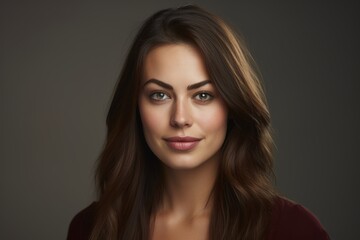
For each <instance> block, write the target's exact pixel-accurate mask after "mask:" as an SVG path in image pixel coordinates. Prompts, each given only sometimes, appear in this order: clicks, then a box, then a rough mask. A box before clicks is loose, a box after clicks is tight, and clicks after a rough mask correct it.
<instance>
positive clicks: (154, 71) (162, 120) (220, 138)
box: [139, 44, 227, 169]
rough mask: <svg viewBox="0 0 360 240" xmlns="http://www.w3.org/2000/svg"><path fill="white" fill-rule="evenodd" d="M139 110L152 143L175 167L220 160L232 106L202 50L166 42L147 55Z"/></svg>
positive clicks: (186, 167)
mask: <svg viewBox="0 0 360 240" xmlns="http://www.w3.org/2000/svg"><path fill="white" fill-rule="evenodd" d="M143 72H144V74H143V78H142V82H141V89H140V94H139V111H140V116H141V121H142V125H143V130H144V136H145V139H146V142H147V144H148V145H149V147H150V149H151V150H152V151H153V153H154V154H155V155H156V156H157V157H158V158H159V159H160V160H161V161H162V162H163V163H164V164H165V165H166V166H168V167H170V168H172V169H191V168H196V167H198V166H200V165H202V164H204V163H206V162H208V161H218V160H219V155H218V153H219V150H220V148H221V146H222V145H223V142H224V139H225V135H226V127H227V125H226V124H227V108H226V106H225V103H224V102H223V100H222V98H221V96H220V95H219V93H218V92H217V91H216V89H215V86H214V84H213V83H212V82H211V79H209V76H208V73H207V71H206V69H205V65H204V62H203V60H202V58H201V55H200V54H199V52H198V50H197V49H196V48H194V47H192V46H190V45H187V44H169V45H162V46H159V47H156V48H154V49H152V50H151V51H150V52H149V53H148V55H147V56H146V58H145V62H144V71H143Z"/></svg>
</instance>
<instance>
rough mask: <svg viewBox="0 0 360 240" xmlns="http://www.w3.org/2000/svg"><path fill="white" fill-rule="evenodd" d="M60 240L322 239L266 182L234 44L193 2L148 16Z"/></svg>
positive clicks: (260, 129)
mask: <svg viewBox="0 0 360 240" xmlns="http://www.w3.org/2000/svg"><path fill="white" fill-rule="evenodd" d="M107 128H108V132H107V138H106V145H105V148H104V150H103V152H102V154H101V156H100V159H99V164H98V168H97V172H96V177H97V183H98V189H99V200H98V202H96V203H93V204H92V205H90V206H89V207H88V208H86V209H85V210H83V211H82V212H80V213H79V214H78V215H77V216H75V218H74V219H73V221H72V223H71V225H70V229H69V233H68V239H153V240H158V239H214V240H215V239H216V240H217V239H226V240H231V239H278V240H279V239H287V240H289V239H329V238H328V235H327V234H326V232H325V231H324V230H323V228H322V227H321V225H320V223H319V222H318V220H317V219H316V218H315V217H314V216H313V215H312V214H311V213H309V212H308V211H307V210H306V209H304V208H303V207H301V206H300V205H298V204H295V203H293V202H290V201H288V200H286V199H284V198H281V197H279V196H278V195H277V194H276V192H275V191H274V188H273V186H272V154H271V151H272V147H273V142H272V138H271V127H270V115H269V112H268V108H267V104H266V100H265V96H264V93H263V90H262V87H261V83H260V81H259V79H258V78H257V75H256V73H255V71H254V69H253V67H252V59H251V56H250V54H249V53H248V52H247V50H246V48H245V47H244V44H243V43H241V42H240V41H239V40H238V37H237V36H236V35H235V33H234V32H233V31H232V30H231V29H230V28H229V27H228V26H227V25H226V24H225V23H224V22H223V21H222V20H221V19H220V18H218V17H217V16H214V15H213V14H210V13H208V12H206V11H205V10H203V9H201V8H199V7H196V6H184V7H180V8H177V9H166V10H162V11H159V12H157V13H155V14H154V15H153V16H151V17H150V18H149V19H148V20H147V21H146V22H145V23H144V25H143V26H142V28H141V29H140V31H139V33H138V35H137V36H136V38H135V40H134V42H133V45H132V47H131V48H130V52H129V54H128V56H127V59H126V61H125V64H124V67H123V70H122V73H121V75H120V79H119V82H118V85H117V88H116V92H115V94H114V98H113V101H112V104H111V106H110V110H109V113H108V116H107Z"/></svg>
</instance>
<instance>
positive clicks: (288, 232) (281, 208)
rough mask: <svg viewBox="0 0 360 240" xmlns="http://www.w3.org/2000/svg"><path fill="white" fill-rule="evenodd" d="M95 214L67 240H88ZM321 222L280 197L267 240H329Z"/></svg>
mask: <svg viewBox="0 0 360 240" xmlns="http://www.w3.org/2000/svg"><path fill="white" fill-rule="evenodd" d="M94 214H95V203H92V204H91V205H90V206H88V207H87V208H85V209H84V210H82V211H81V212H79V213H78V214H77V215H76V216H75V217H74V218H73V220H72V221H71V223H70V227H69V232H68V236H67V240H88V239H89V238H90V233H91V229H92V222H93V219H94ZM329 239H330V238H329V236H328V234H327V233H326V231H325V230H324V228H323V227H322V226H321V224H320V222H319V220H318V219H317V218H316V217H315V216H314V215H313V214H312V213H310V212H309V211H308V210H307V209H305V208H304V207H302V206H301V205H299V204H296V203H293V202H291V201H289V200H286V199H284V198H280V197H278V198H277V199H276V201H275V204H274V209H273V211H272V216H271V221H270V225H269V228H268V231H267V234H266V240H329Z"/></svg>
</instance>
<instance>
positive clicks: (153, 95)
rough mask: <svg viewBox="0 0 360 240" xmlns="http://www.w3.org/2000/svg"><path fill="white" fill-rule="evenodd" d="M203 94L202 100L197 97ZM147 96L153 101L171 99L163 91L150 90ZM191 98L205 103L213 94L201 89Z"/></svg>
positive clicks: (212, 97) (211, 98)
mask: <svg viewBox="0 0 360 240" xmlns="http://www.w3.org/2000/svg"><path fill="white" fill-rule="evenodd" d="M203 94H204V95H206V98H207V99H205V100H202V99H199V98H198V97H199V96H201V95H203ZM159 95H162V96H159ZM164 97H167V98H164ZM149 98H150V99H151V100H152V101H154V102H162V101H165V100H167V99H171V97H170V96H169V94H167V93H165V92H152V93H151V94H150V95H149ZM193 98H194V99H195V100H196V101H198V102H201V103H207V102H209V101H211V100H213V99H214V95H213V94H212V93H209V92H206V91H201V92H197V93H196V94H194V96H193Z"/></svg>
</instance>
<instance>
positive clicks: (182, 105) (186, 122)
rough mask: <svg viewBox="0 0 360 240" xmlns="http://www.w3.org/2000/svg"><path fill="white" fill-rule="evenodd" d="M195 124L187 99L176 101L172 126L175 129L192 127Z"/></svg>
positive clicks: (172, 114) (171, 121)
mask: <svg viewBox="0 0 360 240" xmlns="http://www.w3.org/2000/svg"><path fill="white" fill-rule="evenodd" d="M192 124H193V120H192V115H191V109H190V106H189V103H187V100H186V99H182V100H180V99H178V100H177V101H174V105H173V108H172V113H171V118H170V125H171V126H172V127H174V128H184V127H190V126H191V125H192Z"/></svg>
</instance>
